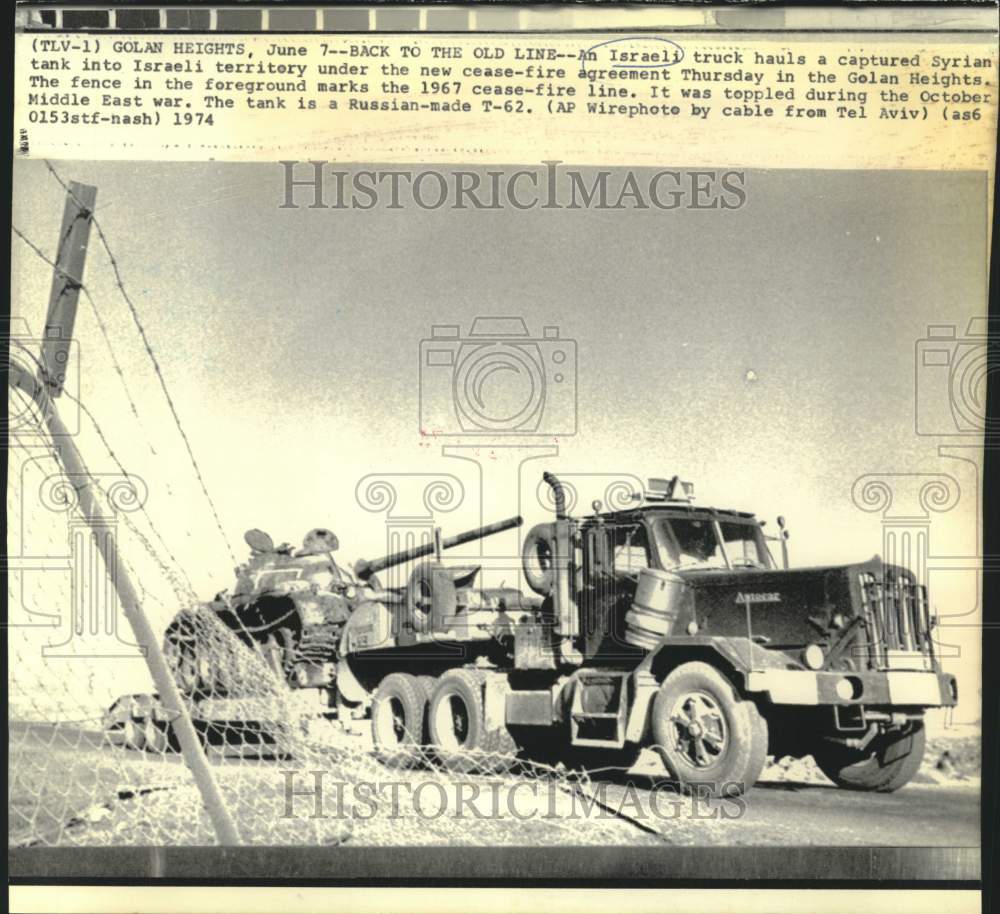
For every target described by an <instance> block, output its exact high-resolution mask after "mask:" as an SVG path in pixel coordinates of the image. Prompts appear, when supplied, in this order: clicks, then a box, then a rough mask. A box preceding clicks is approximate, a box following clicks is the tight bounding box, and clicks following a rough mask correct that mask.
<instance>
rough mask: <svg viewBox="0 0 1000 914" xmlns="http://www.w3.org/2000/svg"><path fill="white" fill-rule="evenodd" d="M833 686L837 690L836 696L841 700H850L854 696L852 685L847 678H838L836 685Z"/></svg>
mask: <svg viewBox="0 0 1000 914" xmlns="http://www.w3.org/2000/svg"><path fill="white" fill-rule="evenodd" d="M834 688H835V689H836V690H837V697H838V698H839V699H840V700H841V701H850V700H851V699H852V698H853V697H854V686H852V685H851V683H850V681H849V680H847V679H838V680H837V685H836V686H834Z"/></svg>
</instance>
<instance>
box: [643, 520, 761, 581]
mask: <svg viewBox="0 0 1000 914" xmlns="http://www.w3.org/2000/svg"><path fill="white" fill-rule="evenodd" d="M719 529H720V530H721V531H722V538H723V539H724V540H725V544H726V554H728V556H729V561H730V563H731V564H732V566H733V567H734V568H772V567H774V566H773V564H772V562H771V556H770V554H769V553H768V551H767V547H766V546H765V544H764V537H763V534H762V533H761V530H760V527H759V526H758V525H757V524H755V523H753V522H752V521H748V522H743V521H731V520H724V521H720V523H719ZM654 530H655V531H656V545H657V551H658V554H659V558H660V562H661V564H662V565H663V567H664V568H665V569H677V568H690V569H698V568H704V569H712V568H726V567H727V565H726V554H723V551H722V548H721V546H720V544H719V537H718V534H717V532H716V527H715V523H714V521H712V520H711V519H710V518H707V517H705V518H697V517H661V518H658V519H657V521H656V523H655V525H654Z"/></svg>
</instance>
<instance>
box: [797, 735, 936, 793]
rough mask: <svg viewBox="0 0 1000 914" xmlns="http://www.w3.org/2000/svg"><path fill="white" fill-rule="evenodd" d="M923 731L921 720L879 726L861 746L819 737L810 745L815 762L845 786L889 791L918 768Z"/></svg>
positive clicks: (901, 784)
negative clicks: (904, 723) (880, 729)
mask: <svg viewBox="0 0 1000 914" xmlns="http://www.w3.org/2000/svg"><path fill="white" fill-rule="evenodd" d="M926 743H927V735H926V733H925V732H924V722H923V721H922V720H918V721H913V722H912V723H910V724H908V725H906V726H905V727H894V728H892V729H890V730H883V731H882V732H881V733H879V734H878V736H876V737H875V738H874V739H873V740H872V741H871V742H870V743H869V744H868V745H867V746H866V747H865V748H864V749H858V748H852V747H849V746H845V745H844V744H843V743H841V742H837V741H835V740H821V741H820V743H819V744H818V745H817V746H816V747H815V748H814V749H813V753H812V756H813V758H814V759H815V760H816V764H817V766H819V769H820V771H822V772H823V774H825V775H826V776H827V777H828V778H829V779H830V780H831V781H833V783H834V784H836V785H837V786H838V787H843V788H845V789H846V790H867V791H878V792H880V793H892V791H894V790H899V788H900V787H902V786H903V785H904V784H907V783H909V781H910V779H911V778H912V777H913V776H914V775H915V774H916V773H917V771H918V770H919V769H920V763H921V762H922V761H923V758H924V748H925V746H926Z"/></svg>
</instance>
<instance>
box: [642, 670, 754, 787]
mask: <svg viewBox="0 0 1000 914" xmlns="http://www.w3.org/2000/svg"><path fill="white" fill-rule="evenodd" d="M653 739H654V740H655V741H656V746H655V748H656V750H657V752H658V753H659V755H660V757H661V758H662V759H663V763H664V765H665V766H666V768H667V770H668V771H669V773H670V774H671V776H672V777H674V778H675V779H676V780H677V782H678V783H679V784H680V786H681V787H682V788H683V789H684V790H693V789H697V790H699V791H707V792H708V794H709V795H711V796H736V795H738V794H741V793H744V792H746V791H747V790H749V789H750V788H751V787H752V786H753V785H754V783H755V782H756V781H757V778H758V777H760V773H761V771H762V770H763V768H764V763H765V761H766V760H767V723H766V721H765V720H764V718H763V717H761V715H760V712H759V711H758V710H757V706H756V705H755V704H754V703H753V702H752V701H749V700H746V699H744V698H742V697H741V696H740V694H739V692H737V690H736V688H735V687H734V686H733V684H732V683H731V682H730V681H729V680H728V679H727V678H726V677H725V676H723V674H722V673H721V672H719V670H717V669H716V668H715V667H713V666H710V665H709V664H707V663H702V662H700V661H694V662H691V663H684V664H681V665H680V666H678V667H677V668H676V669H674V670H673V671H672V672H671V673H670V674H669V675H668V676H667V678H666V679H665V680H664V681H663V684H662V685H661V686H660V692H659V694H658V695H657V696H656V700H655V702H654V703H653Z"/></svg>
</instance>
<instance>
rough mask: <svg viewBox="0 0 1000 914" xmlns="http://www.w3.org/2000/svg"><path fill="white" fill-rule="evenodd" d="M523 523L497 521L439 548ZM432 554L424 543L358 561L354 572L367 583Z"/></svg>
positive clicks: (459, 535) (519, 520) (521, 520)
mask: <svg viewBox="0 0 1000 914" xmlns="http://www.w3.org/2000/svg"><path fill="white" fill-rule="evenodd" d="M523 523H524V518H522V517H508V518H507V519H506V520H498V521H497V522H496V523H493V524H487V525H486V526H485V527H476V528H475V529H474V530H466V531H465V532H464V533H457V534H456V535H455V536H449V537H447V538H446V539H443V540H441V548H442V549H451V548H453V547H454V546H461V545H462V544H463V543H471V542H472V541H473V540H481V539H484V538H485V537H487V536H492V535H493V534H494V533H503V531H504V530H513V529H514V528H515V527H520V526H521V524H523ZM433 552H434V543H425V544H424V545H422V546H414V547H412V548H411V549H404V550H403V551H402V552H393V553H391V554H389V555H384V556H382V558H379V559H372V560H371V561H367V560H366V559H360V560H359V561H358V562H357V563H356V564H355V566H354V571H355V574H357V576H358V577H359V578H361V580H362V581H367V580H368V578H370V577H371V576H372V575H373V574H377V573H378V572H379V571H384V570H385V569H386V568H392V567H394V566H395V565H402V564H403V563H404V562H410V561H412V560H413V559H419V558H423V557H424V556H425V555H432V554H433Z"/></svg>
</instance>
